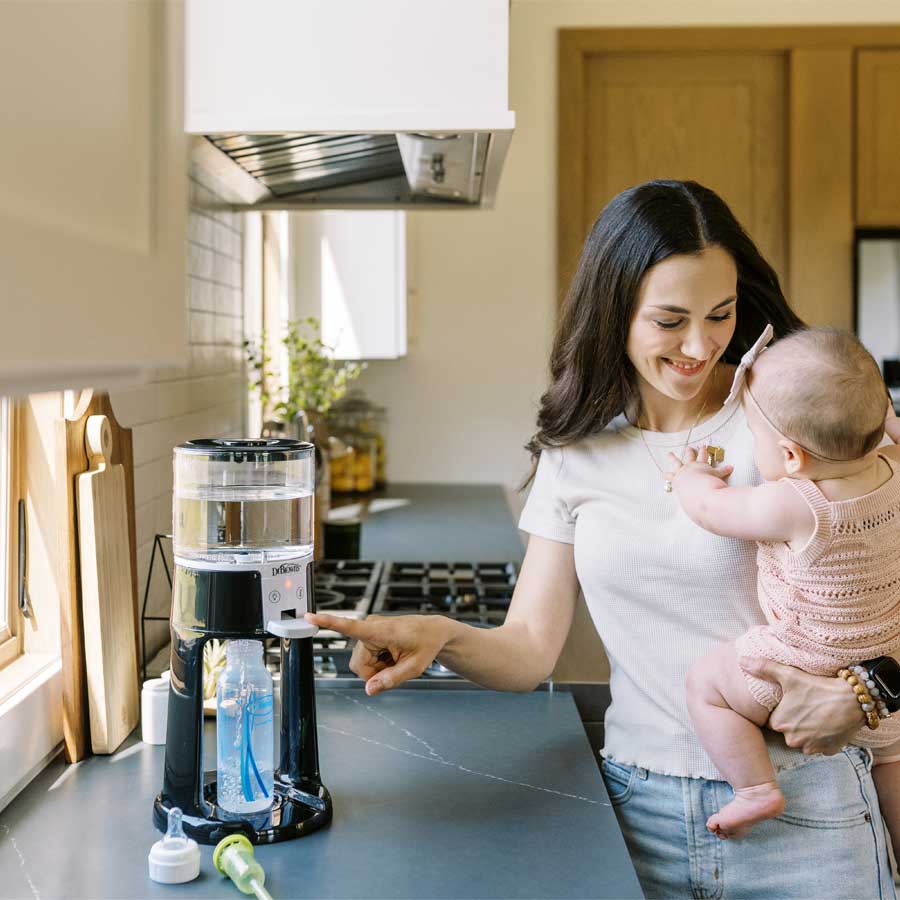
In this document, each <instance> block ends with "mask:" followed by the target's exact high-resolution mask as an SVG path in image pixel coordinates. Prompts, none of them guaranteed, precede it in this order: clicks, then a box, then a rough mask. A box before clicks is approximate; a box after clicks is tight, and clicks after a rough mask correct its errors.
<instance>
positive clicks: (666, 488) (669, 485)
mask: <svg viewBox="0 0 900 900" xmlns="http://www.w3.org/2000/svg"><path fill="white" fill-rule="evenodd" d="M663 490H664V491H665V492H666V493H667V494H671V493H672V482H671V481H669V479H668V478H667V479H666V483H665V485H663Z"/></svg>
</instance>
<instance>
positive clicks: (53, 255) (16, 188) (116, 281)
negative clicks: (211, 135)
mask: <svg viewBox="0 0 900 900" xmlns="http://www.w3.org/2000/svg"><path fill="white" fill-rule="evenodd" d="M183 28H184V26H183V8H182V6H181V4H180V3H178V2H172V0H168V2H154V0H131V2H121V0H99V2H91V3H72V2H69V0H41V2H38V3H35V2H4V3H0V108H2V110H3V122H4V128H3V138H2V140H0V393H3V392H20V391H26V390H33V389H36V388H39V387H63V386H72V387H74V386H82V385H85V384H89V383H93V384H95V385H97V386H102V385H103V384H104V383H105V382H107V381H109V380H110V379H111V378H113V377H116V376H122V375H128V374H131V373H135V372H138V371H140V370H142V369H146V368H149V367H155V366H161V365H168V364H178V363H183V362H184V360H185V356H186V334H185V331H186V329H185V246H186V237H185V227H186V226H185V219H186V208H187V198H186V191H187V164H186V160H187V152H186V139H185V136H184V133H183V121H182V111H183V101H182V94H183V75H182V72H183V58H182V57H183Z"/></svg>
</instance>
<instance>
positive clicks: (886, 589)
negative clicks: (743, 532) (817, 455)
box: [735, 456, 900, 747]
mask: <svg viewBox="0 0 900 900" xmlns="http://www.w3.org/2000/svg"><path fill="white" fill-rule="evenodd" d="M881 459H883V460H884V461H885V462H886V463H887V464H888V465H889V466H890V467H891V472H892V477H891V478H890V480H889V481H887V482H886V483H885V484H883V485H882V486H881V487H880V488H877V489H876V490H874V491H872V492H871V493H869V494H864V495H863V496H862V497H856V498H854V499H852V500H839V501H837V502H834V503H832V502H830V501H829V500H827V499H826V498H825V496H824V495H823V494H822V492H821V491H820V490H819V489H818V488H817V487H816V485H815V484H814V483H813V482H812V481H801V480H799V479H794V478H789V479H784V480H786V481H788V482H789V483H790V484H791V485H793V487H795V488H796V489H797V491H799V492H800V495H801V496H802V497H803V498H804V499H805V500H806V502H807V503H808V504H809V506H810V508H811V509H812V511H813V514H814V515H815V517H816V528H815V531H814V532H813V535H812V537H811V538H810V539H809V541H808V542H807V544H806V546H805V547H804V548H803V549H802V550H800V551H798V552H796V553H795V552H794V551H792V550H791V549H790V547H789V546H788V545H787V543H786V542H784V541H760V542H759V543H758V545H757V546H758V548H759V549H758V552H757V567H758V573H759V574H758V579H757V583H758V588H759V602H760V605H761V606H762V608H763V612H764V613H765V614H766V619H767V621H768V623H769V624H768V625H758V626H756V627H755V628H751V629H750V630H749V631H747V632H746V633H744V634H742V635H741V636H740V637H739V638H738V639H737V640H736V641H735V644H736V646H737V649H738V652H739V654H741V655H746V656H764V657H768V658H769V659H773V660H775V661H776V662H780V663H784V664H786V665H789V666H795V667H796V668H798V669H803V670H804V671H806V672H809V673H810V674H812V675H836V674H837V672H838V670H839V669H842V668H844V667H845V666H848V665H850V664H852V663H857V662H860V661H861V660H865V659H872V658H873V657H876V656H897V655H898V652H900V466H898V465H897V464H895V463H893V462H892V461H891V460H889V459H887V458H886V457H884V456H881ZM744 677H745V678H746V680H747V686H748V687H749V688H750V693H751V694H752V695H753V697H754V699H755V700H756V701H757V702H758V703H759V704H761V705H762V706H764V707H766V708H767V709H769V710H772V709H774V708H775V706H776V705H777V704H778V702H779V700H781V689H780V687H779V686H778V685H777V684H774V683H772V682H770V681H763V680H762V679H759V678H755V677H754V676H752V675H750V674H749V673H748V672H746V671H745V672H744ZM898 740H900V713H895V714H894V715H893V716H891V717H890V718H889V719H883V720H882V722H881V725H880V727H879V728H877V729H876V730H875V731H873V730H872V729H870V728H868V727H867V726H865V725H864V726H862V728H861V729H860V731H859V733H858V735H857V736H856V737H855V738H854V740H853V743H854V744H858V745H860V746H865V747H885V746H887V745H888V744H892V743H894V742H895V741H898Z"/></svg>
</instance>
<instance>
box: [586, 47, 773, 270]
mask: <svg viewBox="0 0 900 900" xmlns="http://www.w3.org/2000/svg"><path fill="white" fill-rule="evenodd" d="M786 72H787V67H786V59H785V55H784V54H783V53H777V52H772V53H769V52H758V53H751V52H731V53H706V52H690V53H676V52H672V53H667V52H653V53H621V54H620V53H603V54H598V55H592V56H591V57H589V59H588V60H587V64H586V66H585V77H586V83H585V93H584V96H585V110H584V114H585V115H586V117H587V120H586V122H585V123H584V126H585V127H584V134H585V150H586V153H585V160H584V167H585V169H584V172H585V180H584V185H585V189H586V202H585V203H584V206H583V210H584V216H585V221H584V222H583V223H582V225H583V228H584V231H585V233H586V232H587V230H588V229H589V228H590V225H591V223H592V221H593V219H594V218H595V217H596V216H597V215H598V214H599V212H600V210H601V209H602V208H603V206H604V205H605V204H606V203H607V202H608V201H609V200H610V199H612V197H614V196H615V195H616V194H617V193H619V192H620V191H622V190H624V189H625V188H627V187H630V186H631V185H635V184H638V183H640V182H642V181H649V180H650V179H654V178H677V179H685V180H688V179H690V180H694V181H699V182H700V183H701V184H703V185H705V186H706V187H709V188H712V189H713V190H714V191H716V192H717V193H718V194H720V195H721V196H722V197H723V198H724V200H725V201H726V202H727V203H728V205H729V206H730V207H731V209H732V211H733V212H734V213H735V215H736V216H737V218H738V220H739V221H740V222H741V224H742V225H743V226H744V227H745V228H746V229H747V231H748V232H749V233H750V235H751V236H752V237H753V239H754V240H755V241H756V242H757V244H758V246H759V247H760V249H761V250H762V252H763V254H764V255H765V256H766V258H767V259H768V260H769V261H770V262H771V263H772V265H773V266H774V267H775V269H776V271H777V272H778V274H779V276H780V277H781V278H782V279H785V278H786V275H787V271H786V268H787V257H786V251H785V244H786V239H785V218H786V217H785V196H786V185H785V181H786V179H785V167H786V150H785V145H786V140H785V127H786V111H785V104H786V100H785V96H786V88H787V75H786Z"/></svg>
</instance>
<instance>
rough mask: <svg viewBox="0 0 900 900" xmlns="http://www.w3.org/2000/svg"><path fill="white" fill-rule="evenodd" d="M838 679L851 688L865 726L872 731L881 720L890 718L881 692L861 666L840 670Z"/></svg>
mask: <svg viewBox="0 0 900 900" xmlns="http://www.w3.org/2000/svg"><path fill="white" fill-rule="evenodd" d="M838 678H843V679H844V680H845V681H846V682H847V684H849V685H850V687H851V688H853V693H854V694H855V695H856V699H857V700H858V701H859V705H860V707H862V711H863V714H864V715H865V717H866V725H868V727H869V728H871V729H872V731H874V730H875V729H876V728H878V726H879V725H880V724H881V719H887V718H888V717H889V716H890V714H891V713H890V711H889V710H888V708H887V704H886V703H885V702H884V700H882V699H881V692H880V691H879V690H878V688H877V687H876V686H875V682H874V681H873V680H872V679H871V677H870V676H869V672H868V671H867V670H866V669H865V668H863V666H858V665H857V666H851V667H850V668H849V669H841V670H840V672H838Z"/></svg>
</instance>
